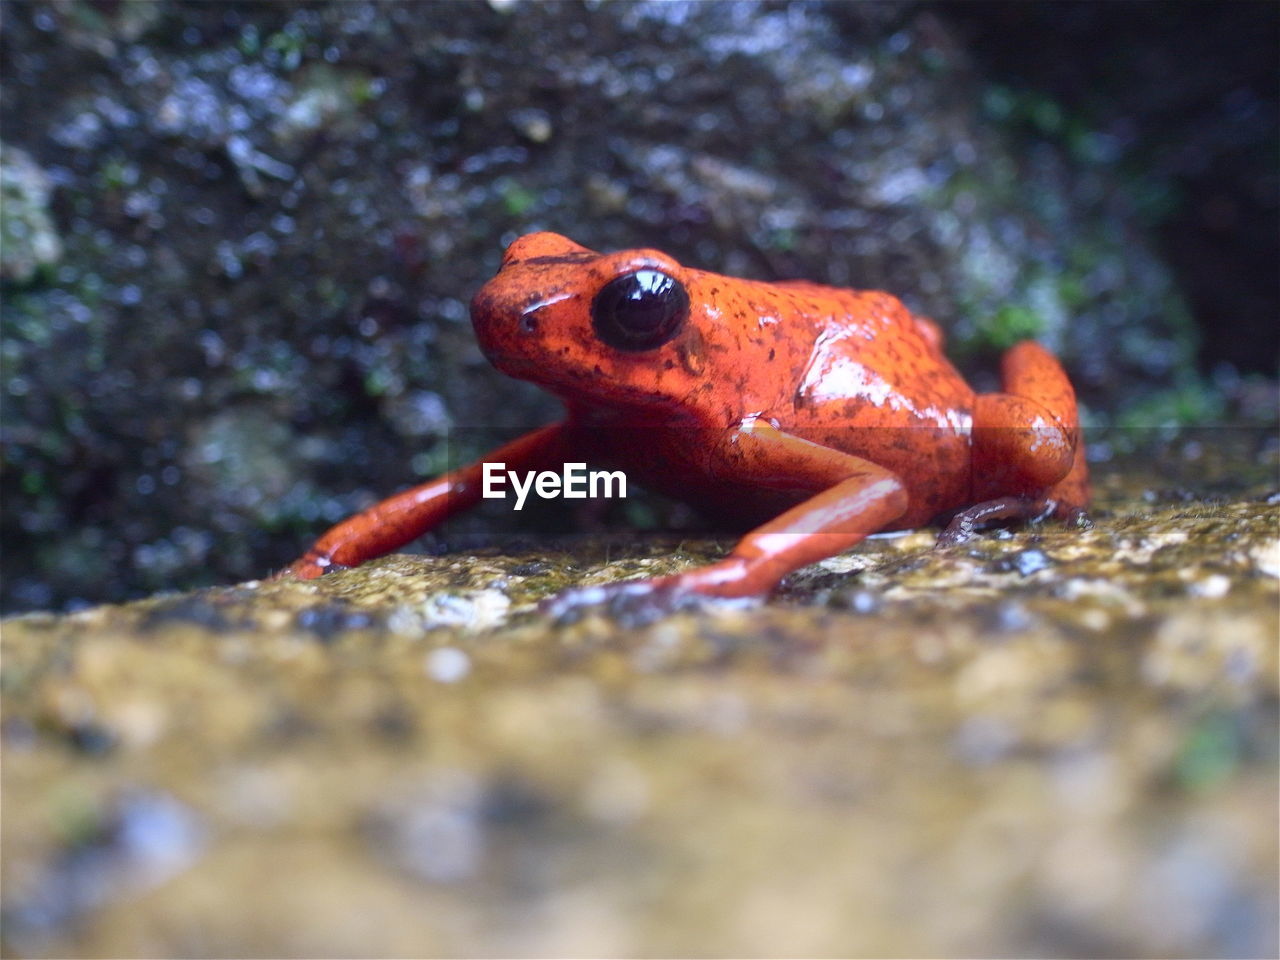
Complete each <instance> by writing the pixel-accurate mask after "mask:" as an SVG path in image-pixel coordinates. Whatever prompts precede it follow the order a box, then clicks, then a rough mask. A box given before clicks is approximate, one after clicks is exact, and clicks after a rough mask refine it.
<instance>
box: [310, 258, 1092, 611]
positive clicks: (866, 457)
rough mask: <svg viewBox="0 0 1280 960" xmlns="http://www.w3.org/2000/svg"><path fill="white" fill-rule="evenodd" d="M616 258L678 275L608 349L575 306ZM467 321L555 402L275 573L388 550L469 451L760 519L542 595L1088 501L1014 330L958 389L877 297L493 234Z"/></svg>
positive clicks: (660, 589) (789, 559) (452, 483)
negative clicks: (497, 261)
mask: <svg viewBox="0 0 1280 960" xmlns="http://www.w3.org/2000/svg"><path fill="white" fill-rule="evenodd" d="M636 271H658V272H660V273H661V274H662V275H665V276H666V277H669V278H673V279H674V281H676V282H677V283H678V284H681V285H683V288H684V290H685V291H686V292H687V301H688V308H687V315H683V314H682V316H684V319H683V321H682V322H680V323H679V324H678V326H677V328H676V329H675V332H674V334H673V335H671V336H670V338H669V339H667V340H666V341H665V342H662V343H661V344H659V345H657V346H654V347H652V348H649V347H645V348H643V349H637V348H636V347H635V346H630V347H629V348H628V349H619V348H617V347H616V346H613V345H611V344H610V343H608V342H606V339H605V336H604V335H603V334H598V333H597V330H596V329H595V328H594V327H593V317H595V316H597V313H596V311H597V306H596V302H595V301H596V297H597V294H600V292H601V290H602V289H603V288H604V287H605V285H606V284H608V283H609V282H610V281H613V280H615V278H620V277H624V278H625V277H626V276H627V275H629V274H633V273H635V272H636ZM601 297H602V298H603V297H604V295H603V294H601ZM619 309H622V308H619ZM471 319H472V322H473V324H474V325H475V329H476V336H477V337H478V339H479V341H480V346H481V347H482V349H483V350H484V352H485V355H486V356H487V357H488V358H489V359H490V361H491V362H492V363H493V364H494V366H496V367H497V368H498V369H499V370H502V371H503V372H504V373H508V374H510V375H511V376H514V377H518V378H521V379H525V380H530V381H532V382H534V383H537V384H539V385H540V386H542V387H544V388H546V389H547V390H549V391H550V392H552V393H554V394H555V395H557V396H558V397H560V398H561V399H562V400H563V401H564V403H565V406H566V407H567V416H566V417H565V419H564V420H562V421H561V422H559V423H556V424H553V425H551V426H547V427H543V428H541V429H539V430H535V431H533V432H532V433H529V434H526V435H524V436H523V437H520V438H519V439H517V440H514V441H512V442H511V443H509V444H507V445H505V446H503V447H500V448H499V449H497V450H494V451H493V452H492V453H490V454H489V455H488V456H486V457H484V458H483V459H482V460H480V461H477V462H476V463H473V464H470V465H469V466H466V467H463V468H461V469H459V470H455V471H453V472H451V473H448V474H446V475H444V476H442V477H440V478H439V479H437V480H434V481H431V482H429V483H425V484H422V485H421V486H418V487H414V488H413V489H411V490H407V491H405V492H404V493H401V494H398V495H396V496H394V497H392V498H390V499H389V500H385V501H383V502H382V503H379V504H377V505H376V506H374V507H372V508H370V509H369V510H366V511H365V512H363V513H361V514H358V515H357V516H354V517H352V518H350V519H348V520H346V521H344V522H342V523H340V524H338V525H337V526H336V527H334V528H333V529H331V530H330V531H329V532H328V533H326V534H325V535H324V536H323V537H321V538H320V540H318V541H317V542H316V544H315V546H313V547H312V548H311V550H309V551H308V552H307V554H306V555H305V556H303V557H302V558H301V559H299V560H297V561H295V562H294V563H293V564H292V565H291V566H290V567H289V568H288V569H287V570H286V571H285V574H286V575H292V576H295V577H299V578H302V579H311V578H313V577H318V576H320V575H321V574H322V573H324V572H325V571H326V570H328V569H331V568H334V567H351V566H355V565H357V564H360V563H362V562H364V561H365V560H368V559H371V558H372V557H375V556H379V555H381V554H383V553H387V552H389V551H391V550H395V549H397V548H399V547H401V546H403V545H404V544H406V543H408V542H409V541H411V540H413V539H415V538H416V537H418V536H420V535H421V534H423V533H425V532H426V531H427V530H429V529H431V528H432V527H434V526H436V525H437V524H439V523H440V522H441V521H443V520H444V519H446V518H447V517H449V516H451V515H453V514H456V513H458V512H460V511H462V510H465V509H467V508H469V507H471V506H473V505H474V504H475V503H476V502H477V501H478V500H479V499H480V495H481V482H480V481H481V476H482V469H483V464H484V463H485V462H487V461H494V462H496V461H502V462H505V463H506V465H507V469H508V470H516V471H521V472H523V471H528V470H547V469H552V470H558V469H559V468H560V467H561V466H562V465H563V464H564V463H565V462H566V461H570V462H577V461H585V462H588V463H591V464H593V465H600V466H606V467H608V468H609V469H621V470H623V471H625V472H626V474H627V477H628V479H634V480H636V481H638V482H640V483H641V484H643V485H645V486H648V487H650V488H652V489H655V490H658V491H661V492H663V493H666V494H669V495H671V496H674V497H677V498H679V499H682V500H685V501H687V502H689V503H692V504H694V505H695V506H699V507H701V508H703V509H706V510H709V511H710V512H712V513H713V514H719V515H720V516H722V517H726V518H728V519H731V520H736V521H738V522H740V523H741V522H743V521H746V522H749V523H759V524H761V525H760V526H757V527H756V528H755V529H754V530H752V531H751V532H750V533H748V534H747V535H746V536H745V537H744V538H743V539H742V540H741V541H740V542H739V543H738V545H737V546H736V547H735V548H734V549H733V551H732V552H731V553H730V554H729V555H728V556H726V557H725V558H724V559H723V560H720V561H718V562H716V563H713V564H710V565H709V566H705V567H701V568H696V569H693V570H690V571H687V572H685V573H681V574H676V575H674V576H669V577H662V578H659V579H653V580H641V581H626V582H623V583H615V584H610V585H607V586H606V587H604V588H599V587H596V588H585V589H583V590H578V591H569V592H568V593H567V594H562V595H561V596H560V598H557V599H556V600H554V601H553V602H552V608H553V609H559V610H563V609H566V608H567V607H572V606H575V605H579V604H583V603H598V602H601V601H603V600H606V599H609V598H610V597H611V596H613V595H623V596H632V597H640V598H655V597H659V596H666V597H676V596H682V595H685V594H689V593H693V594H704V595H714V596H724V597H742V596H752V595H758V594H765V593H768V592H769V591H771V590H772V589H773V588H774V587H776V586H777V584H778V582H779V581H780V580H781V579H782V578H783V577H784V576H785V575H786V574H788V573H790V572H791V571H793V570H795V569H797V568H799V567H802V566H805V565H806V564H810V563H814V562H816V561H818V560H822V559H825V558H827V557H830V556H833V555H835V554H837V553H839V552H841V551H843V550H845V549H847V548H849V547H850V546H852V545H853V544H855V543H857V542H858V541H859V540H861V539H863V538H864V537H866V536H867V535H868V534H870V533H875V532H876V531H879V530H890V529H902V528H907V527H915V526H919V525H921V524H925V523H928V522H929V521H930V520H933V519H935V518H937V517H939V516H942V515H947V514H949V513H954V512H955V511H957V510H959V511H961V512H960V513H959V514H957V515H956V516H955V519H954V520H953V521H952V524H951V526H950V527H949V528H948V530H947V532H946V533H944V539H946V540H952V541H954V540H958V539H963V538H964V537H965V536H967V534H968V533H969V531H970V530H971V529H972V527H973V525H974V523H976V522H979V521H984V520H989V519H995V518H1002V517H1030V516H1033V515H1035V514H1038V513H1041V512H1044V511H1046V510H1052V511H1053V512H1054V513H1056V514H1057V515H1058V516H1060V517H1073V516H1079V515H1081V514H1082V512H1083V510H1084V508H1085V507H1086V506H1087V504H1088V500H1089V489H1088V473H1087V468H1086V466H1085V460H1084V450H1083V447H1084V445H1083V443H1081V442H1080V436H1079V432H1080V431H1079V426H1078V420H1077V414H1076V402H1075V393H1074V391H1073V390H1072V388H1071V383H1070V381H1069V380H1068V379H1067V376H1066V374H1065V373H1064V372H1063V370H1062V367H1061V366H1060V365H1059V363H1058V361H1057V360H1056V359H1055V358H1054V357H1053V355H1052V354H1050V353H1049V352H1048V351H1047V350H1045V349H1044V348H1043V347H1041V346H1040V345H1039V344H1037V343H1034V342H1031V341H1027V342H1023V343H1019V344H1017V345H1016V346H1014V347H1013V348H1011V349H1010V350H1009V351H1008V352H1007V353H1006V354H1005V356H1004V361H1003V365H1002V374H1003V387H1004V392H1002V393H991V394H975V393H974V392H973V390H972V389H970V387H969V385H968V384H967V383H965V381H964V379H963V378H962V377H961V376H960V374H959V373H958V372H957V371H956V369H955V368H954V367H953V366H952V365H951V364H950V362H948V360H947V359H946V357H945V356H944V355H943V353H942V334H941V332H940V331H939V329H938V328H937V327H936V326H935V325H934V324H933V323H932V322H930V321H929V320H925V319H923V318H920V317H916V316H914V315H912V314H911V313H910V312H909V311H908V310H907V309H906V307H904V306H903V305H902V303H901V302H899V301H898V300H897V299H895V298H894V297H892V296H890V295H888V294H886V293H879V292H872V291H859V290H842V289H836V288H834V287H825V286H820V285H818V284H813V283H805V282H785V283H762V282H759V281H755V280H739V279H734V278H731V277H725V276H721V275H719V274H715V273H709V272H707V271H703V270H694V269H691V268H688V267H684V266H682V265H681V264H679V263H677V262H676V261H675V260H673V259H672V258H671V257H669V256H667V255H666V254H663V253H660V252H659V251H657V250H624V251H620V252H618V253H609V254H599V253H596V252H595V251H591V250H587V249H586V248H584V247H581V246H579V245H578V244H576V243H574V242H573V241H571V240H569V239H567V238H565V237H562V236H559V235H558V234H554V233H533V234H528V235H526V236H524V237H521V238H520V239H518V240H516V241H515V242H514V243H513V244H511V246H510V247H509V248H508V249H507V252H506V255H505V257H504V258H503V262H502V267H501V269H500V270H499V271H498V274H497V276H496V277H494V278H493V279H492V280H490V281H489V282H488V283H487V284H485V285H484V287H482V288H481V290H480V292H479V293H477V294H476V296H475V299H474V300H473V301H472V304H471ZM628 329H630V328H628ZM962 508H967V509H962Z"/></svg>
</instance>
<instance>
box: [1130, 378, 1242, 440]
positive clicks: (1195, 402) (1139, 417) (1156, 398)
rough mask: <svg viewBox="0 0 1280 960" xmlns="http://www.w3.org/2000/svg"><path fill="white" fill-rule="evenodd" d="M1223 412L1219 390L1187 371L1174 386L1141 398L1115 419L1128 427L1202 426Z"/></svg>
mask: <svg viewBox="0 0 1280 960" xmlns="http://www.w3.org/2000/svg"><path fill="white" fill-rule="evenodd" d="M1225 413H1226V402H1225V401H1224V400H1223V397H1222V394H1221V392H1219V391H1218V390H1216V389H1215V388H1214V387H1213V386H1212V385H1210V384H1209V383H1206V382H1205V381H1204V380H1202V379H1201V378H1200V377H1198V376H1195V375H1191V376H1188V377H1186V378H1184V380H1183V382H1182V383H1180V384H1179V385H1178V386H1176V387H1173V388H1171V389H1169V390H1161V391H1159V392H1157V393H1152V394H1148V395H1147V396H1145V397H1143V398H1141V399H1140V400H1138V401H1137V402H1136V403H1134V404H1133V405H1132V406H1130V407H1128V408H1127V409H1126V410H1124V411H1123V412H1122V413H1121V414H1120V415H1119V417H1117V423H1118V424H1119V425H1120V426H1121V427H1126V428H1132V429H1138V428H1150V427H1183V426H1204V425H1206V424H1212V423H1216V422H1220V421H1221V420H1222V418H1223V415H1224V414H1225Z"/></svg>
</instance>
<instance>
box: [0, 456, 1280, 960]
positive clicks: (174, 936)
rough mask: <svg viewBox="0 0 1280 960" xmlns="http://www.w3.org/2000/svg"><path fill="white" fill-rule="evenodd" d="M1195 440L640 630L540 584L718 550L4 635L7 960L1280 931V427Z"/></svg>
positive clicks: (1080, 943)
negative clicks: (1059, 496) (1241, 440)
mask: <svg viewBox="0 0 1280 960" xmlns="http://www.w3.org/2000/svg"><path fill="white" fill-rule="evenodd" d="M1179 462H1181V463H1182V464H1183V466H1184V468H1185V469H1186V470H1187V471H1188V472H1190V473H1191V474H1194V475H1196V476H1198V477H1199V478H1200V480H1201V483H1202V487H1201V489H1202V491H1203V490H1204V489H1212V488H1217V489H1220V490H1222V491H1224V493H1223V494H1222V495H1220V496H1219V495H1214V496H1206V495H1204V494H1203V493H1201V494H1199V495H1191V494H1187V493H1185V492H1183V491H1184V490H1185V489H1186V488H1182V487H1175V488H1170V487H1161V486H1158V485H1156V486H1153V485H1152V483H1151V481H1152V480H1153V479H1155V480H1157V482H1158V481H1164V482H1166V483H1174V482H1177V479H1178V478H1177V477H1176V476H1175V475H1174V474H1172V473H1171V472H1170V470H1169V469H1168V468H1167V467H1164V466H1162V465H1159V464H1157V463H1155V462H1154V461H1153V462H1151V463H1149V464H1147V466H1146V469H1147V470H1148V471H1149V475H1148V476H1143V475H1142V474H1141V473H1140V472H1139V471H1138V470H1137V469H1136V468H1133V469H1131V470H1130V472H1128V473H1127V474H1125V475H1123V476H1121V475H1118V474H1116V473H1114V472H1110V473H1109V472H1106V470H1105V469H1104V471H1103V472H1102V473H1101V474H1100V476H1099V483H1098V487H1099V502H1098V509H1097V511H1096V517H1095V526H1094V527H1093V528H1092V529H1089V530H1083V531H1075V530H1068V529H1065V528H1063V527H1062V526H1059V525H1054V524H1047V525H1044V526H1041V527H1032V528H1023V529H1018V530H1013V531H1009V532H999V531H994V532H987V533H984V534H983V535H981V536H980V537H979V538H977V539H976V540H974V541H972V542H970V543H967V544H961V545H957V546H953V547H948V548H946V549H940V550H939V549H934V547H933V540H934V535H933V533H932V532H931V531H921V532H916V533H909V534H905V535H899V536H893V537H885V538H877V539H874V540H871V541H868V542H867V543H866V544H864V545H862V546H860V547H859V548H857V549H855V550H853V551H851V552H850V553H848V554H846V555H843V556H841V557H838V558H835V559H832V560H830V561H827V562H825V563H823V564H819V565H817V566H815V567H812V568H809V569H807V570H805V571H802V572H800V573H798V574H796V575H794V576H793V577H792V578H790V580H789V582H788V584H787V585H786V587H785V588H784V589H783V590H782V591H781V592H780V594H779V595H778V596H777V597H776V598H775V599H774V600H772V601H771V602H769V603H767V604H757V605H753V606H747V607H743V606H741V605H738V606H724V605H712V606H707V607H704V608H700V609H696V610H689V611H684V612H681V613H678V614H675V615H672V616H668V617H662V618H658V619H649V618H640V619H635V620H631V621H626V620H623V621H619V620H617V619H614V618H611V617H609V616H606V615H603V614H600V613H592V614H590V615H587V616H585V617H582V618H580V619H577V620H576V621H574V622H566V623H552V622H549V621H548V620H547V619H546V618H545V617H543V616H542V615H540V614H539V613H538V612H537V611H536V609H535V607H534V604H535V601H536V600H537V599H539V598H540V597H542V596H545V595H547V594H548V593H550V592H553V591H554V590H556V589H559V588H560V587H562V586H563V585H565V584H566V583H569V582H573V583H579V582H591V581H592V580H595V579H600V580H606V579H613V578H617V577H624V576H636V575H642V574H644V573H648V572H657V571H661V570H665V569H669V568H671V567H675V566H681V565H683V564H685V563H688V562H691V561H696V560H697V559H698V558H700V557H703V556H705V555H706V554H708V553H710V552H714V551H715V550H716V549H717V547H716V545H714V544H709V543H682V544H679V545H674V544H671V543H660V542H654V541H650V540H645V541H642V542H631V543H626V544H621V545H620V544H617V543H613V544H600V543H597V544H587V545H586V546H585V547H584V546H582V545H576V546H574V545H570V546H567V547H565V548H564V549H562V550H555V551H546V550H541V551H538V552H536V553H535V552H528V553H523V554H522V553H519V552H502V551H490V552H486V553H484V554H482V555H479V556H462V555H446V556H440V557H413V556H404V555H400V556H394V557H390V558H386V559H384V560H382V561H378V562H375V563H371V564H368V565H366V566H365V567H363V568H360V569H357V570H351V571H345V572H340V573H336V574H333V575H330V576H328V577H325V578H323V579H321V580H319V581H316V582H311V583H295V582H252V583H245V584H240V585H238V586H233V587H221V588H209V589H205V590H198V591H194V592H191V593H185V594H168V595H160V596H157V597H153V598H151V599H148V600H145V601H140V602H136V603H132V604H128V605H125V606H107V607H98V608H94V609H90V610H85V611H82V612H79V613H75V614H71V615H65V616H51V615H29V616H25V617H21V618H13V619H9V620H7V621H5V622H4V624H3V691H4V720H3V728H2V729H3V746H4V766H3V787H4V796H3V799H4V813H5V816H4V821H3V849H4V857H3V861H4V863H3V870H4V874H3V881H4V883H3V890H4V904H3V911H4V913H3V917H4V926H3V929H4V936H5V938H6V942H5V953H6V955H25V956H189V955H201V956H214V955H216V956H246V955H258V956H353V955H355V956H431V955H448V956H473V955H474V956H492V955H510V956H533V955H538V956H600V955H610V956H641V955H743V956H778V955H805V956H992V955H1023V956H1041V955H1050V956H1223V955H1230V956H1256V957H1267V956H1275V955H1276V951H1277V946H1278V943H1277V913H1276V902H1277V901H1276V897H1277V865H1276V856H1275V851H1276V844H1277V839H1278V837H1277V793H1276V778H1277V772H1276V756H1277V748H1278V746H1280V744H1278V743H1277V693H1278V691H1277V666H1278V664H1277V649H1276V647H1277V643H1276V638H1277V635H1278V631H1280V616H1278V612H1277V609H1278V602H1280V496H1277V494H1276V492H1275V491H1276V482H1275V475H1276V447H1275V443H1274V441H1268V440H1266V439H1265V438H1264V439H1263V440H1262V442H1261V443H1260V444H1259V445H1258V446H1257V447H1256V448H1255V452H1254V453H1253V454H1252V455H1251V458H1250V459H1249V460H1248V462H1236V463H1234V464H1233V463H1231V462H1222V461H1215V460H1213V459H1212V458H1209V457H1206V456H1205V455H1204V451H1203V449H1202V448H1200V447H1199V446H1197V445H1196V444H1189V445H1187V446H1186V447H1184V448H1182V450H1181V453H1180V454H1179ZM1144 490H1145V491H1148V492H1147V493H1145V495H1139V494H1140V492H1141V491H1144ZM1153 491H1154V492H1153ZM721 546H723V544H721Z"/></svg>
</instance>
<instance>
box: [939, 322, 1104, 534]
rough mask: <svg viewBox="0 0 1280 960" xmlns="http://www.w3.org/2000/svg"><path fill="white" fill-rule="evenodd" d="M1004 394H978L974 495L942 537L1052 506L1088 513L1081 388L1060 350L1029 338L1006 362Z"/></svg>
mask: <svg viewBox="0 0 1280 960" xmlns="http://www.w3.org/2000/svg"><path fill="white" fill-rule="evenodd" d="M1001 379H1002V385H1003V386H1004V392H1003V393H984V394H979V395H978V397H977V398H976V399H975V402H974V410H973V454H972V476H973V485H972V486H973V499H974V500H975V501H976V504H975V505H974V506H972V507H969V508H968V509H966V510H962V511H961V512H960V513H959V514H957V515H956V517H955V519H953V520H952V522H951V524H950V525H949V526H948V527H947V529H946V530H945V531H944V532H943V534H942V536H941V537H940V538H939V539H940V542H943V543H951V542H957V541H960V540H963V539H966V538H967V537H968V536H969V535H970V533H971V532H972V529H973V527H974V525H975V524H977V523H981V522H985V521H988V520H995V519H1008V518H1030V517H1034V516H1036V515H1037V514H1040V513H1043V512H1052V513H1053V514H1054V515H1055V516H1057V517H1060V518H1062V519H1073V520H1074V519H1079V518H1081V517H1083V515H1084V510H1085V507H1087V506H1088V505H1089V468H1088V465H1087V464H1086V463H1085V451H1084V443H1083V442H1082V441H1081V439H1080V421H1079V416H1078V413H1077V411H1076V396H1075V391H1074V390H1073V389H1072V388H1071V381H1070V380H1068V379H1067V375H1066V372H1065V371H1064V370H1063V369H1062V365H1061V364H1059V363H1058V360H1057V358H1056V357H1054V356H1053V354H1051V353H1050V352H1049V351H1048V350H1046V349H1045V348H1044V347H1042V346H1040V344H1038V343H1036V342H1034V341H1031V340H1028V341H1024V342H1023V343H1019V344H1017V345H1016V346H1014V347H1011V348H1010V349H1009V350H1008V351H1007V352H1006V353H1005V355H1004V358H1003V362H1002V365H1001Z"/></svg>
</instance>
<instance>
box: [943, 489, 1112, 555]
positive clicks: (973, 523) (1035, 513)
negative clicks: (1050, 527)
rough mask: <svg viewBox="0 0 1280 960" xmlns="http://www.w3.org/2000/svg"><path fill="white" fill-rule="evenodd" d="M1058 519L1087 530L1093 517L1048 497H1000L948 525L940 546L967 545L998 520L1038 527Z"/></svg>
mask: <svg viewBox="0 0 1280 960" xmlns="http://www.w3.org/2000/svg"><path fill="white" fill-rule="evenodd" d="M1050 516H1054V517H1057V518H1058V519H1059V520H1063V521H1065V522H1066V523H1067V525H1068V526H1071V527H1075V528H1078V529H1086V528H1088V527H1090V526H1092V523H1091V522H1090V520H1089V515H1088V514H1087V513H1086V512H1085V511H1084V509H1083V508H1081V507H1077V506H1074V505H1071V504H1066V503H1062V502H1061V501H1059V500H1055V499H1053V498H1048V497H1000V498H998V499H996V500H988V501H986V502H985V503H977V504H974V505H973V506H972V507H966V508H965V509H964V510H961V511H960V512H959V513H957V514H956V515H955V516H954V517H952V518H951V522H950V523H949V524H947V527H946V529H945V530H943V531H942V533H940V534H938V542H937V544H936V545H937V546H939V547H949V546H951V545H952V544H956V543H967V542H968V541H970V540H972V539H973V538H974V537H976V536H977V528H978V526H980V525H982V524H985V523H991V522H993V521H996V520H1022V521H1026V522H1028V523H1037V522H1039V521H1041V520H1044V519H1046V518H1047V517H1050Z"/></svg>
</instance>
